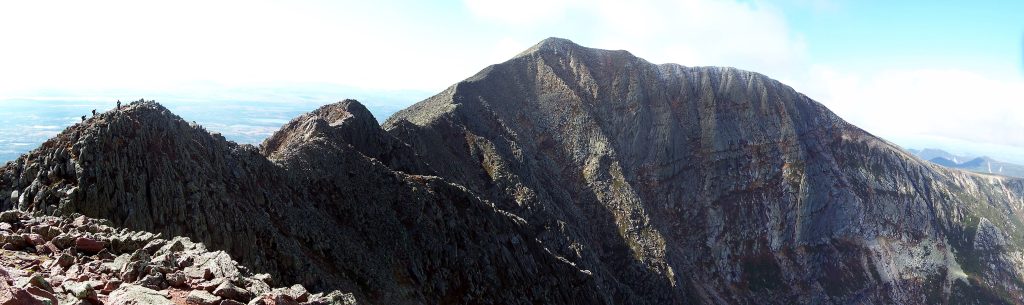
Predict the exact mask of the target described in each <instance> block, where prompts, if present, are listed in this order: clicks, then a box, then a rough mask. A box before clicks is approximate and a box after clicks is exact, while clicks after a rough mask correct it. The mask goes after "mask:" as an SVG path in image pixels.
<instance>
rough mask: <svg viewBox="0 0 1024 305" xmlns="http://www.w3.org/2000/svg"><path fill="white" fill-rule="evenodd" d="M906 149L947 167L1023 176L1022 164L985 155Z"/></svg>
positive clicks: (933, 149)
mask: <svg viewBox="0 0 1024 305" xmlns="http://www.w3.org/2000/svg"><path fill="white" fill-rule="evenodd" d="M908 151H910V152H911V153H913V154H914V155H916V156H918V157H919V158H921V159H924V160H928V161H930V162H932V163H935V164H938V165H942V166H945V167H949V168H957V169H963V170H969V171H972V172H978V173H986V174H997V175H1004V176H1013V177H1024V166H1022V165H1020V164H1014V163H1009V162H1003V161H998V160H995V159H992V158H989V157H986V156H981V157H974V156H969V155H954V154H951V153H949V152H947V151H944V150H941V149H935V148H925V149H921V150H918V149H909V150H908Z"/></svg>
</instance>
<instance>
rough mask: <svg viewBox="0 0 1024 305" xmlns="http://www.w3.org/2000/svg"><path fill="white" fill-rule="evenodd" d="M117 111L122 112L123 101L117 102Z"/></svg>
mask: <svg viewBox="0 0 1024 305" xmlns="http://www.w3.org/2000/svg"><path fill="white" fill-rule="evenodd" d="M117 110H121V100H117Z"/></svg>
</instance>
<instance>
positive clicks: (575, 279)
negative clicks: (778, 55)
mask: <svg viewBox="0 0 1024 305" xmlns="http://www.w3.org/2000/svg"><path fill="white" fill-rule="evenodd" d="M376 122H377V121H376V119H374V118H373V116H372V115H371V114H370V113H369V111H367V110H366V108H365V107H363V106H362V105H361V104H359V103H358V102H356V101H353V100H345V101H342V102H339V103H335V104H330V105H326V106H323V107H321V108H320V109H317V110H314V111H312V112H310V113H308V114H305V115H302V116H300V117H298V118H295V119H294V120H292V121H291V122H289V123H288V124H286V125H285V126H283V127H282V129H281V130H280V131H278V132H277V133H275V134H274V135H272V136H271V137H270V138H268V139H267V140H266V141H265V142H264V143H263V144H262V145H260V146H259V147H255V146H251V145H238V144H235V143H233V142H230V141H226V140H225V139H224V138H223V137H222V136H219V135H218V134H216V133H211V132H209V131H207V130H205V129H204V128H203V127H201V126H198V125H195V124H191V123H188V122H187V121H186V120H184V119H182V118H180V117H178V116H176V115H174V114H172V113H170V112H169V111H167V109H165V108H163V107H162V106H160V105H159V104H157V103H155V102H151V101H138V102H134V103H132V104H130V105H127V106H125V107H122V108H121V109H115V110H112V111H108V112H105V113H100V114H98V115H96V116H94V117H92V118H88V119H87V120H85V121H84V122H82V123H80V124H76V125H74V126H71V127H69V128H68V129H67V130H65V131H64V132H62V133H61V134H59V135H58V136H56V137H55V138H53V139H51V140H50V141H47V142H46V143H44V144H43V145H42V146H41V147H40V148H38V149H36V150H34V151H32V152H30V153H28V154H26V155H24V156H22V157H21V158H18V159H17V160H15V161H13V162H10V163H7V164H6V165H5V166H3V167H2V168H0V194H4V196H0V207H2V208H3V209H15V210H18V211H22V212H11V213H18V214H11V215H21V216H18V217H14V218H17V220H18V222H11V223H10V224H8V225H7V228H6V229H5V228H4V225H3V224H2V223H0V230H6V231H5V232H12V233H11V234H13V235H11V236H16V237H9V238H8V237H4V241H5V243H4V245H3V248H4V249H6V250H3V251H10V252H4V253H5V255H22V256H26V255H27V256H28V257H30V259H29V260H31V259H35V258H31V256H32V255H35V256H41V255H51V256H50V257H51V258H50V259H52V260H53V261H55V262H56V263H45V262H44V263H41V264H45V266H44V265H39V266H41V267H39V270H43V269H46V270H51V271H50V274H56V276H64V277H68V275H67V274H68V271H66V270H65V269H63V268H65V267H63V265H62V264H61V262H60V260H61V259H64V260H65V262H66V260H67V259H65V258H63V257H64V255H57V254H56V253H64V252H67V251H66V250H64V248H60V247H57V248H56V249H49V248H48V247H47V246H46V243H48V242H52V240H53V239H50V240H47V239H46V236H41V237H43V239H42V240H39V239H38V238H36V237H37V236H33V235H32V234H33V233H35V234H38V235H42V234H41V233H36V232H34V230H35V231H39V230H40V229H32V228H31V227H30V226H31V225H38V224H43V225H45V226H47V227H53V226H58V227H60V226H61V223H62V222H66V221H68V219H73V220H75V221H77V219H78V218H73V217H77V216H75V215H78V214H81V215H84V217H85V218H82V219H103V220H101V221H102V222H103V223H104V226H107V227H109V228H118V229H105V230H114V231H117V230H135V231H140V232H149V233H146V234H160V235H161V236H168V237H173V239H170V240H172V241H173V240H177V238H179V237H180V238H186V237H187V238H188V240H189V243H190V244H191V243H192V242H191V241H195V243H199V244H201V245H203V247H205V248H209V249H210V250H213V251H223V252H218V253H223V254H224V256H229V257H230V259H234V260H237V261H238V264H240V265H244V266H246V267H247V269H244V270H246V272H249V271H250V270H251V272H253V274H259V273H265V274H267V275H268V277H269V278H273V279H275V283H274V284H276V285H280V286H287V287H292V286H291V285H292V284H300V285H302V286H299V287H301V288H302V289H303V290H304V289H306V288H308V289H309V293H310V295H312V296H316V297H317V298H323V297H327V296H332V297H333V298H334V299H331V300H325V301H324V302H326V301H334V302H342V301H344V302H359V303H360V304H1024V252H1022V251H1024V248H1022V247H1024V222H1022V219H1024V217H1022V216H1024V210H1022V209H1024V180H1021V179H1018V178H1009V177H1005V176H997V175H986V174H978V173H970V172H964V171H959V170H956V169H950V168H945V167H941V166H937V165H934V164H932V163H929V162H926V161H923V160H921V159H919V158H917V157H914V156H913V155H911V154H909V153H907V152H905V151H904V150H902V149H901V148H899V147H897V146H895V145H893V144H891V143H889V142H886V141H885V140H883V139H880V138H877V137H875V136H873V135H871V134H869V133H867V132H865V131H864V130H861V129H859V128H857V127H856V126H853V125H851V124H849V123H847V122H845V121H843V120H842V119H841V118H839V117H838V116H836V115H835V114H833V113H832V112H831V111H829V110H828V109H827V108H825V107H824V106H822V105H821V104H819V103H817V102H815V101H814V100H812V99H810V98H808V97H806V96H804V95H803V94H800V93H799V92H797V91H795V90H794V89H793V88H791V87H789V86H786V85H784V84H782V83H779V82H778V81H775V80H772V79H770V78H768V77H766V76H764V75H761V74H757V73H754V72H748V71H742V70H737V69H733V68H719V67H685V66H680V65H676V64H661V65H658V64H652V63H649V62H647V61H645V60H643V59H641V58H638V57H635V56H633V55H632V54H630V53H629V52H627V51H611V50H600V49H592V48H586V47H582V46H579V45H577V44H575V43H573V42H571V41H568V40H565V39H558V38H551V39H547V40H544V41H542V42H540V43H539V44H537V45H535V46H533V47H531V48H529V49H528V50H526V51H524V52H523V53H521V54H519V55H517V56H516V57H514V58H512V59H510V60H508V61H506V62H504V63H500V64H496V65H492V66H490V67H487V68H486V69H484V70H482V71H480V72H479V73H478V74H476V75H474V76H472V77H470V78H468V79H466V80H465V81H462V82H459V83H458V84H455V85H453V86H451V87H449V88H448V89H447V90H445V91H444V92H441V93H439V94H437V95H435V96H433V97H431V98H428V99H426V100H424V101H422V102H419V103H417V104H415V105H413V106H411V107H409V108H408V109H405V110H402V111H400V112H398V113H396V114H395V115H394V116H392V117H391V118H389V119H388V120H387V121H386V122H385V123H384V124H383V126H380V125H378V124H377V123H376ZM7 194H9V196H8V195H7ZM29 214H31V215H35V216H33V217H34V218H28V216H27V215H29ZM46 215H52V216H46ZM48 217H49V218H48ZM0 218H3V214H0ZM12 219H13V218H12ZM32 219H38V220H32ZM0 221H5V222H6V221H8V220H4V219H0ZM12 221H13V220H12ZM22 223H24V224H22ZM25 228H29V229H25ZM90 230H91V229H90ZM79 231H81V230H80V229H79ZM5 234H6V233H5ZM82 234H84V235H82V236H86V237H88V239H87V240H86V241H83V243H82V245H81V249H78V250H77V251H79V252H81V253H79V254H72V253H65V254H67V255H68V256H71V257H76V256H74V255H80V256H78V257H79V258H74V260H75V261H76V262H78V261H82V262H83V263H82V264H84V267H79V268H78V270H87V271H89V272H94V273H95V272H97V271H98V270H104V269H102V268H101V267H97V266H106V265H108V264H111V263H112V262H117V259H119V258H120V257H121V256H117V255H122V256H123V255H126V254H128V253H132V254H131V255H135V254H134V253H137V252H139V250H138V249H134V250H131V249H129V250H130V251H129V250H116V249H112V248H108V247H109V245H112V244H113V243H112V242H111V240H113V239H112V238H113V237H109V238H107V237H103V236H95V235H88V234H85V233H82ZM90 234H91V233H90ZM33 240H35V241H33ZM61 240H63V239H61ZM90 241H92V242H90ZM76 242H77V240H76ZM108 242H109V243H110V244H107V243H108ZM35 243H42V245H43V246H42V247H37V246H36V245H35ZM165 243H166V241H165ZM75 247H79V245H78V244H77V243H76V244H75ZM205 248H203V249H204V251H205ZM141 249H143V251H142V252H144V253H140V254H139V255H138V256H140V257H141V256H143V254H148V255H150V256H148V257H152V255H154V254H156V255H161V254H167V253H177V252H173V251H171V250H168V251H171V252H168V251H164V250H163V248H160V249H157V247H156V246H152V247H149V248H146V247H145V246H143V247H142V248H141ZM147 249H148V250H147ZM61 251H64V252H61ZM104 251H106V252H107V253H108V254H106V255H101V254H100V253H104ZM117 251H122V252H117ZM133 251H134V252H133ZM160 251H163V252H160ZM94 252H95V253H94ZM7 253H22V254H7ZM47 253H51V254H47ZM82 253H84V254H82ZM81 255H86V256H88V258H83V257H86V256H81ZM90 255H91V256H90ZM174 255H177V254H174ZM196 255H197V256H195V257H204V256H203V254H196ZM111 256H113V258H111ZM5 257H6V256H5ZM128 257H129V261H128V264H132V263H133V262H135V264H136V265H147V266H152V265H153V264H152V263H150V262H153V261H154V260H153V259H152V258H146V259H145V260H144V259H138V260H136V261H131V260H130V258H131V257H132V256H128ZM38 260H46V259H43V258H39V259H38ZM105 260H109V262H108V261H105ZM227 260H228V258H225V259H224V261H227ZM90 261H94V262H96V263H91V262H90ZM138 261H142V262H146V263H138ZM54 264H56V266H58V267H59V268H60V270H57V269H58V267H54V266H55V265H54ZM90 264H91V265H90ZM2 266H3V267H4V268H5V269H4V271H6V272H7V274H20V273H17V272H16V270H24V266H23V265H20V263H16V262H12V263H7V262H5V263H4V264H3V265H2ZM177 266H178V267H179V268H185V269H180V270H179V269H174V266H173V265H172V266H169V267H167V268H164V269H161V268H156V267H149V269H150V270H157V271H158V272H156V273H153V272H149V273H146V274H147V275H145V276H142V277H141V278H142V279H141V280H140V279H139V278H140V277H139V274H142V273H139V274H135V277H131V276H132V275H133V274H124V272H121V273H111V274H109V275H106V278H105V279H104V275H99V274H96V276H85V277H84V278H83V277H82V276H81V275H80V274H81V273H82V272H81V271H76V272H75V273H73V274H71V275H72V276H78V278H76V279H77V280H78V281H77V282H79V283H80V282H86V283H89V282H90V281H92V279H93V278H97V277H98V278H99V279H101V280H106V281H107V282H108V283H109V282H110V281H114V282H116V283H124V284H122V285H125V287H132V288H131V289H127V288H126V289H122V290H121V291H126V290H131V293H132V294H131V296H132V297H129V298H127V299H132V298H135V299H133V300H131V301H126V302H135V303H145V302H146V301H145V300H149V299H151V298H152V299H153V300H167V299H173V298H174V296H173V293H169V292H168V293H169V294H163V293H162V292H161V290H160V289H165V288H167V287H189V288H188V289H191V290H190V292H188V294H189V295H188V296H187V297H190V298H192V299H193V300H194V301H196V302H215V301H217V300H219V301H220V302H221V304H230V303H226V302H230V301H242V300H243V299H250V297H252V298H254V299H260V300H263V302H268V300H270V299H272V298H274V297H281V296H282V295H287V296H288V297H292V298H293V299H294V297H293V294H295V293H296V291H297V290H299V288H294V289H292V288H288V289H287V290H285V289H279V290H273V289H269V288H267V289H263V288H265V287H263V285H261V284H258V283H257V281H255V280H253V279H252V275H240V276H238V277H236V278H235V279H233V280H221V281H220V282H219V283H218V286H223V285H227V284H231V285H230V286H232V287H213V288H212V289H209V288H210V286H212V285H213V284H203V283H205V282H206V281H211V280H212V281H216V279H217V276H215V277H212V279H211V278H208V277H207V276H205V275H204V276H203V277H202V280H199V278H198V277H188V275H189V274H193V273H195V274H198V273H196V272H197V271H195V269H194V268H193V269H188V268H187V267H181V265H180V264H179V265H177ZM19 268H21V269H19ZM90 268H91V269H90ZM115 269H117V268H115ZM129 269H130V268H129ZM143 269H145V268H143ZM118 270H125V269H124V268H119V269H118ZM133 270H134V269H133ZM190 270H191V271H190ZM159 271H167V272H164V273H160V272H159ZM175 272H178V273H184V274H185V275H186V281H185V283H186V284H181V285H178V286H174V285H173V284H172V283H171V282H170V281H169V280H168V279H172V280H173V281H174V283H178V279H180V277H179V276H178V275H175V274H177V273H175ZM158 274H160V275H158ZM168 274H170V275H168ZM149 276H152V277H156V278H160V279H161V280H162V281H163V282H160V281H157V280H155V279H151V280H146V278H147V277H149ZM161 276H162V277H161ZM246 276H248V277H246ZM8 278H9V280H8V281H7V282H8V283H7V284H8V288H5V289H7V290H6V291H8V292H9V293H8V295H14V296H20V297H33V298H36V297H34V296H38V295H39V294H34V293H33V291H36V292H38V289H36V290H31V291H30V290H29V289H30V288H31V287H36V288H40V287H39V286H32V285H31V284H24V283H21V284H19V282H20V281H21V280H13V279H10V278H11V277H10V276H8ZM229 278H230V277H229ZM57 279H58V280H59V279H60V278H59V277H58V278H57ZM188 279H191V280H188ZM41 280H42V281H45V282H47V284H46V285H49V287H51V288H52V287H62V288H61V289H53V290H52V291H51V290H46V289H43V290H46V292H47V293H49V295H53V296H54V297H55V298H65V299H67V300H71V301H75V300H79V301H82V300H84V301H87V302H93V303H96V302H108V303H114V301H113V300H114V299H115V297H117V298H116V299H119V300H122V299H126V298H125V297H124V295H125V293H127V292H124V293H118V290H117V289H113V290H108V291H109V294H107V291H105V290H102V289H104V288H101V290H100V292H101V293H100V294H97V297H92V296H91V295H92V294H89V293H87V292H82V291H83V290H82V289H79V288H80V287H81V286H78V285H79V284H76V283H71V284H69V285H68V287H66V288H65V287H64V286H62V285H64V284H63V283H64V282H63V281H62V282H61V283H59V284H58V283H56V282H57V280H54V279H53V277H50V278H46V277H42V278H41ZM32 281H40V280H29V281H28V282H32ZM150 281H152V282H150ZM225 283H226V284H225ZM252 283H257V285H260V288H252V287H251V286H246V285H252ZM264 283H265V281H264ZM0 284H2V283H0ZM39 284H40V285H41V286H45V285H44V283H42V282H40V283H39ZM93 284H96V285H93ZM165 284H166V285H167V286H166V287H165V286H164V285H165ZM12 285H13V286H12ZM89 285H92V286H90V287H93V290H94V291H95V290H96V288H95V287H98V286H100V285H99V283H91V284H89ZM182 285H185V286H182ZM106 286H107V284H103V287H106ZM134 287H138V288H134ZM197 287H198V288H197ZM0 288H3V287H0ZM109 288H113V287H109ZM218 288H224V289H218ZM19 289H20V290H19ZM118 289H119V288H118ZM144 289H145V290H144ZM167 289H169V288H167ZM85 290H88V289H85ZM246 290H248V291H249V292H250V293H251V294H245V291H246ZM252 290H258V291H260V292H263V291H267V293H270V294H267V295H266V296H267V297H262V298H260V297H258V296H257V295H256V294H255V293H252V292H253V291H252ZM293 290H295V291H293ZM336 290H337V291H338V292H334V291H336ZM172 291H173V290H172ZM218 291H220V293H219V294H218ZM274 291H277V292H278V293H277V294H273V293H274ZM80 292H81V293H80ZM25 293H28V294H31V295H32V296H26V295H25ZM289 293H291V294H289ZM62 294H63V295H71V296H73V297H74V298H71V297H60V295H62ZM193 294H194V295H193ZM42 295H43V297H47V296H49V295H47V294H42ZM78 295H84V296H85V297H84V298H79V297H77V296H78ZM99 296H103V297H102V298H101V297H99ZM161 298H162V299H161ZM214 298H220V299H216V300H215V299H214ZM281 298H284V297H281ZM229 300H230V301H229ZM318 300H320V299H316V300H314V299H308V298H307V299H306V300H305V301H303V302H314V301H318ZM255 301H257V300H253V301H252V302H255ZM295 301H298V300H295ZM76 302H77V301H76ZM281 302H282V303H274V304H288V303H287V302H285V301H281ZM119 304H122V303H119ZM123 304H131V303H123ZM268 304H270V303H268ZM338 304H341V303H338Z"/></svg>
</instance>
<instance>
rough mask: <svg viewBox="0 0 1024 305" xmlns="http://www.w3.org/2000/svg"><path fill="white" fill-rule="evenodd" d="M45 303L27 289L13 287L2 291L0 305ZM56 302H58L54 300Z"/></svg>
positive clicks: (37, 304)
mask: <svg viewBox="0 0 1024 305" xmlns="http://www.w3.org/2000/svg"><path fill="white" fill-rule="evenodd" d="M43 304H44V303H43V302H42V301H40V300H39V299H36V297H35V296H33V295H32V294H31V293H29V292H28V291H26V290H25V289H20V288H11V289H9V290H6V291H4V292H3V293H0V305H43ZM54 304H56V302H54Z"/></svg>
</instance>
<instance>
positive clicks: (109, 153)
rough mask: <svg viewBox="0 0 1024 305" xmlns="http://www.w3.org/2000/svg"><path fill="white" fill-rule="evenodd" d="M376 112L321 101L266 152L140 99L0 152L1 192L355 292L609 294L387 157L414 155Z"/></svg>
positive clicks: (528, 232) (512, 227) (27, 206)
mask: <svg viewBox="0 0 1024 305" xmlns="http://www.w3.org/2000/svg"><path fill="white" fill-rule="evenodd" d="M372 121H374V119H373V118H372V116H370V114H369V113H368V112H366V111H365V108H363V107H362V106H361V105H358V104H357V103H356V102H354V101H344V102H340V103H338V104H336V105H329V106H325V107H323V108H321V109H320V110H318V111H314V112H313V113H310V114H308V115H304V116H302V117H300V118H297V119H296V120H294V121H293V122H292V123H290V124H289V125H288V126H286V127H285V128H283V129H282V131H281V132H279V133H277V134H275V135H274V136H273V137H271V138H270V139H268V143H267V144H266V145H264V147H266V149H264V151H265V152H266V153H267V154H268V155H267V156H264V155H262V154H260V150H259V149H258V148H256V147H253V146H250V145H238V144H235V143H232V142H229V141H226V140H225V139H224V138H223V137H222V136H220V135H218V134H216V133H212V134H211V133H209V132H207V131H206V130H205V129H203V128H202V127H201V126H198V125H195V124H190V123H188V122H186V121H185V120H183V119H181V118H180V117H177V116H176V115H174V114H172V113H170V112H169V111H168V110H167V109H166V108H164V107H162V106H160V105H159V104H157V103H155V102H151V101H137V102H133V103H131V104H129V105H126V106H124V107H122V108H121V109H115V110H112V111H108V112H104V113H100V114H98V115H96V116H94V117H92V118H89V119H88V120H86V121H85V122H83V123H81V124H76V125H73V126H71V127H69V128H68V129H67V130H65V131H64V132H62V133H61V134H59V135H58V136H57V137H55V138H54V139H52V140H50V141H47V142H46V143H44V144H43V145H42V146H41V147H40V148H39V149H37V150H35V151H33V152H31V153H29V154H27V155H25V156H23V157H21V158H19V159H18V160H15V161H14V162H10V163H8V164H7V165H5V166H4V167H2V168H0V191H2V192H3V193H5V194H11V196H10V197H9V198H8V197H7V196H5V197H4V198H2V199H0V201H2V202H0V205H2V207H3V208H4V209H20V210H24V211H32V212H38V213H43V214H52V215H71V214H74V213H80V214H83V215H86V216H89V217H94V218H102V219H108V220H110V221H111V223H112V224H113V225H116V226H119V227H125V228H129V229H133V230H144V231H149V232H154V233H159V234H163V236H185V237H189V238H191V239H192V240H195V241H197V242H201V243H203V244H205V245H207V246H208V247H210V248H211V249H214V250H223V251H225V252H227V253H229V254H230V255H231V256H232V257H233V258H235V259H237V260H239V261H240V262H242V263H243V264H245V265H246V266H249V267H250V268H252V269H253V270H255V271H257V272H261V273H269V274H271V275H273V276H274V277H275V278H277V279H281V280H282V281H284V282H289V283H301V284H303V285H304V286H306V287H309V288H310V289H311V290H313V291H321V292H322V291H331V290H336V289H338V290H342V291H347V292H352V293H353V294H354V296H355V298H356V299H357V300H359V301H360V302H366V303H374V304H419V303H433V302H437V300H441V303H467V302H469V303H481V304H487V303H495V302H500V303H506V304H508V303H524V304H525V303H534V302H544V303H566V304H599V303H602V302H605V301H604V300H601V299H600V297H601V295H600V294H599V293H595V292H593V291H595V290H597V287H596V286H595V285H594V283H593V282H592V280H591V277H590V275H589V274H588V273H587V272H585V270H581V269H579V268H576V267H575V266H573V265H572V264H571V263H570V262H567V261H564V259H561V258H559V257H558V256H556V255H553V254H552V253H550V252H549V251H548V250H547V248H546V246H545V245H543V244H541V243H539V242H538V241H537V240H536V238H534V236H535V234H536V233H534V232H533V230H532V229H530V228H528V227H527V226H524V225H523V223H522V220H521V219H520V218H519V217H516V216H515V215H512V214H509V213H506V212H504V211H501V210H499V209H496V208H495V207H494V206H493V205H491V204H490V203H488V202H486V201H483V200H480V199H479V198H477V197H476V196H475V195H473V194H471V193H469V192H468V191H467V190H466V189H465V188H463V187H461V186H458V185H454V184H451V183H449V182H447V181H445V180H444V179H442V178H438V177H433V176H423V175H408V174H404V173H402V172H399V171H394V170H392V169H390V168H389V167H388V166H387V164H391V165H394V166H400V165H402V164H405V165H407V166H409V168H410V169H416V167H415V166H420V164H419V163H412V162H409V163H401V162H398V161H402V160H409V159H401V158H400V156H403V155H402V152H403V149H405V148H403V147H404V146H402V145H399V144H396V143H391V144H388V143H384V142H378V141H377V140H381V139H384V140H386V139H388V137H389V136H388V135H387V134H384V133H383V132H382V131H381V130H380V127H379V126H377V125H369V124H364V123H365V122H372ZM375 126H376V132H374V129H373V127H375ZM348 128H351V129H353V130H352V131H346V130H345V129H348ZM367 128H369V129H367ZM346 136H350V137H352V138H348V139H350V140H351V141H350V142H347V141H346V138H345V137H346ZM360 136H366V137H373V138H371V139H374V140H372V141H371V140H367V141H361V140H359V138H358V137H360ZM357 149H358V150H357ZM373 149H377V150H373ZM360 150H362V151H365V152H366V153H365V154H364V153H363V152H361V151H360ZM405 151H408V150H405ZM268 157H269V158H268ZM375 157H388V159H387V160H385V161H386V162H381V159H377V158H375ZM402 162H405V161H402ZM484 232H486V233H484ZM539 274H550V276H545V277H539V276H537V275H539ZM567 287H578V288H577V289H568V288H567ZM498 300H500V301H498Z"/></svg>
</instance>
